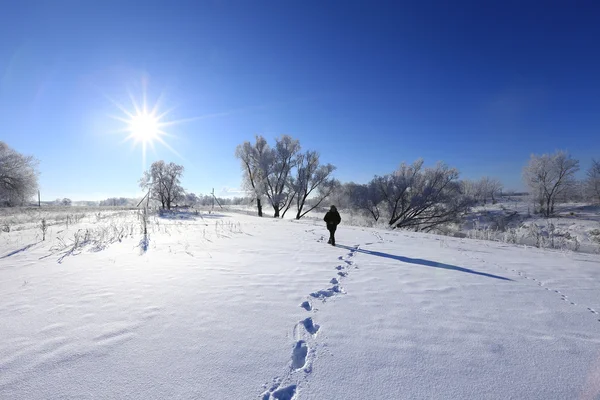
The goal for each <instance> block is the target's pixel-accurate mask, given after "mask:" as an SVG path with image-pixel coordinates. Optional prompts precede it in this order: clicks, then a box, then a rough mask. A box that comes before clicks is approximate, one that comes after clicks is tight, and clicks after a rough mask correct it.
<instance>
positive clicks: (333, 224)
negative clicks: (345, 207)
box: [323, 206, 342, 246]
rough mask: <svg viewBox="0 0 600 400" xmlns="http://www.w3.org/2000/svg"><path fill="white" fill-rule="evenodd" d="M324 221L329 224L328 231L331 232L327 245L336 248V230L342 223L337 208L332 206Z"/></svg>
mask: <svg viewBox="0 0 600 400" xmlns="http://www.w3.org/2000/svg"><path fill="white" fill-rule="evenodd" d="M323 221H325V223H326V224H327V230H328V231H329V241H328V242H327V243H328V244H330V245H332V246H335V230H336V229H337V226H338V225H339V224H340V222H342V217H340V213H338V210H337V208H335V206H331V208H330V209H329V211H327V213H326V214H325V217H324V218H323Z"/></svg>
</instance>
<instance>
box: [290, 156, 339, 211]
mask: <svg viewBox="0 0 600 400" xmlns="http://www.w3.org/2000/svg"><path fill="white" fill-rule="evenodd" d="M333 171H335V167H334V166H333V165H331V164H326V165H321V164H320V161H319V153H317V152H316V151H311V150H309V151H307V152H305V153H303V154H300V155H298V158H297V160H296V176H295V177H293V178H292V179H291V187H292V192H293V193H294V194H295V197H296V206H297V212H296V219H300V218H302V217H303V216H305V215H306V214H308V213H309V212H311V211H312V210H314V209H315V208H317V207H319V205H321V203H322V202H323V200H325V199H326V198H328V197H329V196H330V195H331V193H332V192H333V190H334V189H335V187H336V185H337V184H338V182H337V181H335V180H334V179H333V178H331V174H332V173H333ZM311 194H315V195H316V196H315V197H314V198H313V200H314V201H312V202H311V205H310V206H309V207H308V208H307V209H306V210H304V206H305V205H306V199H307V198H308V197H309V196H310V195H311ZM289 204H291V202H290V203H289ZM286 211H287V209H286ZM284 214H285V212H284Z"/></svg>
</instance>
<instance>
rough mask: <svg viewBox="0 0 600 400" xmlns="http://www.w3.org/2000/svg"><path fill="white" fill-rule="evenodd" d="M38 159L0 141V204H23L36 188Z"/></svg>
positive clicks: (33, 193)
mask: <svg viewBox="0 0 600 400" xmlns="http://www.w3.org/2000/svg"><path fill="white" fill-rule="evenodd" d="M37 166H38V161H37V160H36V159H35V158H34V157H33V156H25V155H23V154H20V153H18V152H17V151H15V150H13V149H11V148H10V147H9V146H8V145H7V144H6V143H4V142H2V141H0V204H5V205H9V206H14V205H19V204H23V203H24V202H25V201H27V200H28V199H30V198H31V197H32V196H34V195H35V193H36V192H37V189H38V175H39V172H38V170H37Z"/></svg>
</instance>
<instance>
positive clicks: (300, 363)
mask: <svg viewBox="0 0 600 400" xmlns="http://www.w3.org/2000/svg"><path fill="white" fill-rule="evenodd" d="M307 355H308V346H307V345H306V342H305V341H304V340H299V341H298V342H296V344H295V345H294V350H293V351H292V368H293V369H300V368H303V367H304V366H305V365H306V356H307Z"/></svg>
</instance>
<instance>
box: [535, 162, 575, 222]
mask: <svg viewBox="0 0 600 400" xmlns="http://www.w3.org/2000/svg"><path fill="white" fill-rule="evenodd" d="M578 170H579V161H578V160H574V159H572V158H571V156H570V155H569V154H567V153H566V152H564V151H557V152H556V153H554V154H543V155H541V156H537V155H535V154H532V155H531V158H530V159H529V162H528V163H527V165H526V166H525V167H524V168H523V179H524V180H525V183H526V184H527V186H528V187H529V189H530V191H531V193H532V195H533V196H534V198H535V200H537V202H538V203H539V205H540V211H541V212H542V213H543V214H544V216H546V217H550V216H551V215H552V214H553V213H554V204H555V202H556V199H557V198H558V197H560V196H562V195H564V194H565V192H566V191H568V190H569V189H571V188H572V187H573V185H574V182H575V173H576V172H577V171H578Z"/></svg>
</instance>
